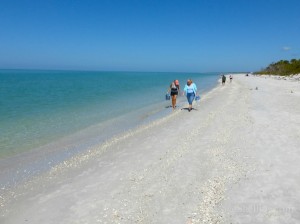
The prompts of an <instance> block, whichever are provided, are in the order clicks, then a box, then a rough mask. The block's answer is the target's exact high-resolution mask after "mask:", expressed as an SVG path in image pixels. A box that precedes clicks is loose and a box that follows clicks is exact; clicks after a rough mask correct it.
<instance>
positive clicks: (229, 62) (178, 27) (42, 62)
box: [0, 0, 300, 72]
mask: <svg viewBox="0 0 300 224" xmlns="http://www.w3.org/2000/svg"><path fill="white" fill-rule="evenodd" d="M299 9H300V1H299V0H95V1H92V0H47V1H41V0H19V1H17V0H0V69H63V70H101V71H160V72H225V71H228V72H229V71H232V72H234V71H235V72H239V71H248V72H251V71H258V70H260V69H262V68H264V67H266V66H267V65H269V64H270V63H272V62H276V61H278V60H282V59H284V60H290V59H292V58H297V59H299V58H300V13H299Z"/></svg>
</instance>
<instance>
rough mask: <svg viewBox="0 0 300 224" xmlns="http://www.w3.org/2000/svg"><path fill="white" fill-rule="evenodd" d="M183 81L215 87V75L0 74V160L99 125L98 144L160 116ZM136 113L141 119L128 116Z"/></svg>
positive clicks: (44, 72)
mask: <svg viewBox="0 0 300 224" xmlns="http://www.w3.org/2000/svg"><path fill="white" fill-rule="evenodd" d="M187 78H192V79H193V80H194V82H195V83H196V84H197V86H198V88H199V90H200V93H201V92H204V91H208V90H209V89H211V88H212V87H213V86H215V85H216V81H217V79H218V74H217V73H207V74H200V73H199V74H197V73H154V72H152V73H149V72H147V73H145V72H85V71H30V70H0V80H1V82H0V158H6V157H11V156H13V155H18V154H20V153H23V152H28V151H31V150H36V149H39V148H40V149H41V150H42V146H44V145H47V144H50V143H55V142H56V141H58V140H59V139H61V138H64V137H66V136H70V135H72V134H74V133H77V132H79V131H82V130H87V129H89V127H92V126H95V125H98V126H99V125H101V124H103V126H101V127H102V129H101V127H100V126H99V127H98V129H97V133H91V131H90V132H89V133H90V134H91V135H92V136H93V139H94V140H95V138H96V137H95V136H97V141H101V140H104V139H105V138H109V137H110V134H113V133H117V132H118V130H119V131H124V130H126V129H127V128H130V127H133V126H135V125H139V124H140V123H142V122H145V120H147V119H146V118H149V116H150V117H151V116H152V117H153V118H157V117H159V116H163V115H165V114H166V113H168V111H169V110H168V109H166V105H168V104H169V103H170V102H166V101H165V98H164V97H165V93H166V90H167V88H168V86H169V84H170V82H171V81H172V80H174V79H179V81H180V84H181V86H182V87H183V86H184V83H185V81H186V79H187ZM141 108H144V109H145V110H141ZM137 111H138V112H139V111H140V114H139V115H140V116H138V117H137V116H133V114H134V113H135V112H137ZM127 115H128V116H127ZM108 121H115V123H114V125H113V127H111V126H112V125H111V124H107V123H105V122H108ZM122 122H123V123H122ZM104 124H106V125H104ZM90 130H92V129H90ZM102 135H103V136H104V137H103V138H99V137H101V136H102ZM84 136H87V135H84ZM83 138H84V137H83ZM81 140H82V139H81Z"/></svg>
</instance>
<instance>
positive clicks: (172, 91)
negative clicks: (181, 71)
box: [169, 79, 180, 109]
mask: <svg viewBox="0 0 300 224" xmlns="http://www.w3.org/2000/svg"><path fill="white" fill-rule="evenodd" d="M179 88H180V87H179V81H178V80H177V79H176V80H174V81H173V82H172V83H171V85H170V89H169V92H170V94H171V97H172V107H173V109H175V107H176V98H177V95H178V93H179Z"/></svg>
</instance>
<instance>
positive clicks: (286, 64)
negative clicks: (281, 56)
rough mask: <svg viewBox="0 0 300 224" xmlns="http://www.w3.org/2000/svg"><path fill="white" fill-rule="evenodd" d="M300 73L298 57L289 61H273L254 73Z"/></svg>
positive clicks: (285, 74)
mask: <svg viewBox="0 0 300 224" xmlns="http://www.w3.org/2000/svg"><path fill="white" fill-rule="evenodd" d="M299 73H300V59H298V60H297V59H292V60H290V61H287V60H280V61H278V62H273V63H272V64H270V65H269V66H268V67H266V68H265V69H262V70H261V71H259V72H256V73H255V74H261V75H262V74H269V75H284V76H287V75H294V74H299Z"/></svg>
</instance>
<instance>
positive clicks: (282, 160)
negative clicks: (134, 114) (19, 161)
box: [0, 75, 300, 224]
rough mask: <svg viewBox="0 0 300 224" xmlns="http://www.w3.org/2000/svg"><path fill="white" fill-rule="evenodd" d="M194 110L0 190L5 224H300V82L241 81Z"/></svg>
mask: <svg viewBox="0 0 300 224" xmlns="http://www.w3.org/2000/svg"><path fill="white" fill-rule="evenodd" d="M256 87H257V88H256ZM194 108H195V109H196V110H192V111H191V112H188V111H187V110H180V109H177V110H176V111H175V112H173V113H172V114H171V115H170V116H168V117H167V118H164V119H161V120H158V121H156V122H154V123H152V124H149V125H147V126H143V127H140V128H138V129H136V130H132V131H131V132H128V133H126V134H124V135H120V136H117V137H116V138H114V139H112V140H111V141H108V142H106V143H105V144H103V145H101V146H99V147H97V148H91V149H90V150H89V152H88V153H86V154H85V155H81V156H78V157H76V158H73V159H72V160H70V161H66V162H65V163H64V164H61V165H60V166H58V167H55V168H54V169H53V170H52V171H51V172H50V173H48V174H45V175H43V176H40V177H38V178H36V179H35V180H32V181H30V182H28V183H27V184H26V185H24V186H18V187H17V188H16V189H13V191H10V190H7V189H2V192H1V193H2V194H1V198H0V200H1V217H0V223H5V224H10V223H31V224H37V223H43V224H47V223H64V224H69V223H70V224H71V223H72V224H73V223H80V224H82V223H130V224H131V223H172V224H176V223H181V224H186V223H189V224H191V223H300V210H299V208H300V191H299V189H300V169H299V165H298V164H299V161H300V83H299V82H297V81H291V80H277V79H273V78H267V77H252V76H251V77H245V76H244V75H235V76H234V78H233V82H232V83H229V82H227V83H226V85H225V86H221V85H220V86H218V87H217V88H215V89H214V90H213V91H211V92H209V93H208V94H206V95H204V96H202V99H201V102H200V103H198V104H195V106H194ZM99 134H101V133H99Z"/></svg>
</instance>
